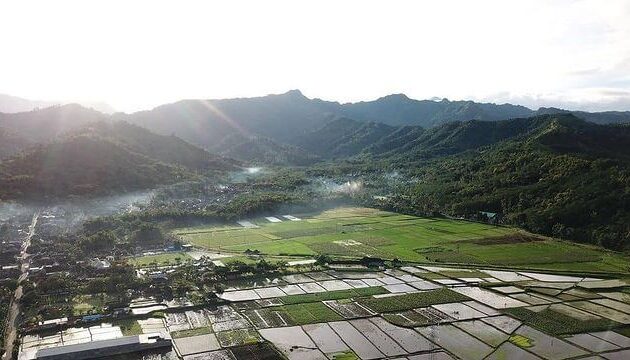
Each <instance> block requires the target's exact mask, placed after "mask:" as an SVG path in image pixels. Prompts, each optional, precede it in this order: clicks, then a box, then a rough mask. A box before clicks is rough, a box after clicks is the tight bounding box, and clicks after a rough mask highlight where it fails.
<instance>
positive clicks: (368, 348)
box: [328, 321, 383, 360]
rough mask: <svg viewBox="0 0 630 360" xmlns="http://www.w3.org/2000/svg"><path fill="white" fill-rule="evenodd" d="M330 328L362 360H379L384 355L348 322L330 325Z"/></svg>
mask: <svg viewBox="0 0 630 360" xmlns="http://www.w3.org/2000/svg"><path fill="white" fill-rule="evenodd" d="M328 325H330V327H331V328H332V329H333V330H334V331H335V332H336V333H337V335H339V336H340V337H341V338H342V339H343V341H344V342H345V343H346V344H348V346H350V348H351V349H352V350H353V351H354V352H355V353H356V354H357V355H358V356H359V357H360V358H361V359H367V360H369V359H378V358H381V357H383V353H381V352H380V351H379V349H378V348H377V347H376V346H374V344H372V342H370V340H368V339H367V338H366V337H365V336H363V334H361V332H360V331H359V330H357V329H356V328H355V327H354V326H352V325H351V324H350V323H349V322H347V321H338V322H332V323H329V324H328Z"/></svg>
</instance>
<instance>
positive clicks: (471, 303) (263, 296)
mask: <svg viewBox="0 0 630 360" xmlns="http://www.w3.org/2000/svg"><path fill="white" fill-rule="evenodd" d="M269 280H270V281H267V282H260V283H247V284H241V285H240V286H239V287H231V288H229V289H226V290H225V292H223V293H221V294H219V295H218V296H219V298H221V299H222V300H224V302H222V303H221V304H205V305H202V306H196V307H194V308H190V307H187V306H186V305H183V307H181V308H175V307H173V308H169V309H168V310H166V311H160V312H159V314H158V313H155V314H152V315H151V314H149V315H148V316H150V317H148V318H146V317H143V318H137V319H124V320H123V319H119V320H113V321H112V320H110V319H105V320H104V322H103V323H101V324H85V325H83V326H81V325H78V326H77V325H75V327H72V328H68V329H61V330H58V331H55V332H51V331H46V332H42V333H40V334H26V335H25V336H24V337H23V338H22V341H21V347H20V357H19V359H24V360H27V359H29V360H30V359H33V356H34V355H35V354H36V352H37V350H38V349H40V348H44V347H52V346H61V345H68V344H78V343H86V342H89V341H96V340H107V339H114V338H120V337H122V336H125V335H135V334H151V333H161V334H165V335H170V337H171V338H172V339H173V347H172V349H170V350H169V349H166V352H165V353H154V354H151V355H150V356H149V355H146V354H143V355H138V357H133V359H138V360H139V359H140V358H142V359H155V360H158V359H159V360H175V359H182V360H206V359H222V360H223V359H225V360H255V359H295V360H304V359H321V360H326V359H348V360H350V359H353V360H357V359H365V360H371V359H383V358H389V359H407V360H428V359H460V360H474V359H545V360H555V359H582V360H584V359H627V358H629V357H628V356H629V355H630V337H627V335H628V333H629V332H630V297H628V296H627V294H628V292H629V291H630V281H628V280H624V279H610V278H603V277H591V276H588V277H585V276H575V275H557V274H551V273H544V272H534V271H524V270H515V269H505V270H500V271H498V270H496V269H489V268H475V269H471V268H467V267H464V266H458V267H456V268H454V267H448V266H434V265H406V266H401V267H398V268H389V269H386V270H379V271H370V270H368V269H363V270H360V269H354V270H352V271H341V270H337V269H329V270H325V271H312V272H303V273H293V274H287V275H283V276H279V277H276V278H274V279H269ZM75 301H76V302H77V303H79V302H80V303H88V302H89V301H88V299H84V298H80V299H79V298H78V299H76V300H75ZM145 301H158V300H155V299H145ZM110 321H111V323H110Z"/></svg>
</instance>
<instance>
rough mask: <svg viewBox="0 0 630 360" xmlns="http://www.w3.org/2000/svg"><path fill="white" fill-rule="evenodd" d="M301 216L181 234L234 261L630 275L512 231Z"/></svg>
mask: <svg viewBox="0 0 630 360" xmlns="http://www.w3.org/2000/svg"><path fill="white" fill-rule="evenodd" d="M297 215H299V217H300V218H301V219H302V221H279V222H272V221H270V220H268V219H267V218H265V217H262V218H255V219H248V220H247V221H249V222H250V223H251V224H253V225H255V226H256V227H243V226H241V225H239V224H237V223H234V224H224V225H215V226H210V225H204V226H199V227H193V228H181V229H175V230H174V231H173V233H174V234H175V235H177V236H179V237H180V238H182V240H183V241H185V242H188V243H191V244H194V245H196V246H199V247H202V248H205V249H208V250H213V251H221V252H228V253H242V252H244V251H245V250H247V249H250V250H258V251H260V252H261V253H263V254H265V255H268V256H309V257H312V256H314V255H317V254H328V255H332V256H336V257H348V258H356V257H363V256H373V257H381V258H384V259H394V258H398V259H401V260H405V261H415V262H450V263H467V264H492V265H510V266H517V267H523V268H527V267H536V268H540V269H553V270H581V271H613V272H614V271H619V272H621V271H626V270H627V269H626V264H627V259H626V258H624V257H622V256H621V255H617V254H614V253H611V252H604V251H601V250H599V249H597V248H594V247H588V246H584V245H577V244H573V243H569V242H564V241H556V240H551V239H543V238H537V237H534V236H532V235H529V234H526V233H524V232H522V231H520V230H518V229H515V228H511V227H502V226H493V225H488V224H481V223H474V222H468V221H461V220H453V219H443V218H421V217H416V216H410V215H403V214H396V213H392V212H386V211H380V210H376V209H368V208H356V207H342V208H336V209H332V210H327V211H324V212H321V213H316V214H297ZM270 218H272V217H270ZM273 218H274V219H279V217H278V216H275V217H273ZM280 218H281V217H280ZM274 221H275V220H274Z"/></svg>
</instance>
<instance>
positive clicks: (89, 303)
mask: <svg viewBox="0 0 630 360" xmlns="http://www.w3.org/2000/svg"><path fill="white" fill-rule="evenodd" d="M108 299H109V297H108V296H107V295H106V294H95V295H77V296H75V297H74V298H73V299H72V303H73V305H72V315H74V316H80V315H86V314H89V313H90V312H93V313H95V314H98V313H102V312H104V309H105V307H106V302H107V300H108Z"/></svg>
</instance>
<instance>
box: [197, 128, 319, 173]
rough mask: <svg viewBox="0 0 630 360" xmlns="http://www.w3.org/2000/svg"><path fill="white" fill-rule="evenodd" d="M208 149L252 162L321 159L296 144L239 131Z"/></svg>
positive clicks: (293, 162)
mask: <svg viewBox="0 0 630 360" xmlns="http://www.w3.org/2000/svg"><path fill="white" fill-rule="evenodd" d="M209 151H212V152H215V153H217V154H220V155H223V156H225V157H228V158H234V159H242V160H244V161H247V162H249V163H253V164H272V165H287V164H291V165H297V166H305V165H312V164H314V163H316V162H318V161H321V160H322V159H321V158H320V157H319V156H317V155H315V154H313V153H311V152H308V151H306V150H304V149H303V148H301V147H298V146H292V145H289V144H283V143H278V142H276V141H273V140H271V139H269V138H267V137H263V136H244V135H241V134H240V133H236V134H232V135H228V136H226V137H225V138H224V139H223V140H222V141H221V142H219V143H217V144H216V145H214V146H213V147H211V148H210V149H209Z"/></svg>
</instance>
